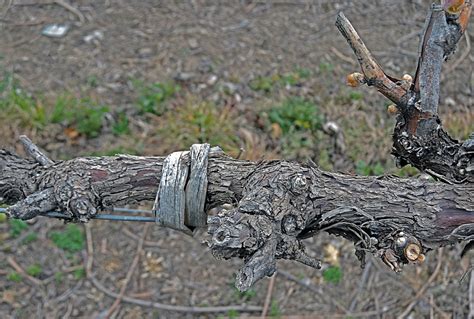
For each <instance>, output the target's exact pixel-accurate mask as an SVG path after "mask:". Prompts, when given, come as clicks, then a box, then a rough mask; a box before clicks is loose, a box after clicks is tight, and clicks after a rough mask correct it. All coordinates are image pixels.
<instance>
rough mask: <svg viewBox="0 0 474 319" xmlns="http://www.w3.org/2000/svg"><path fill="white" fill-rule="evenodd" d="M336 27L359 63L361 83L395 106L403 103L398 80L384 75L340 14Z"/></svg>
mask: <svg viewBox="0 0 474 319" xmlns="http://www.w3.org/2000/svg"><path fill="white" fill-rule="evenodd" d="M336 26H337V28H338V29H339V31H340V32H341V34H342V35H343V36H344V38H345V39H346V40H347V42H348V43H349V45H350V46H351V48H352V50H353V51H354V53H355V55H356V57H357V60H358V61H359V64H360V67H361V69H362V73H363V74H364V79H363V80H362V81H363V82H364V83H366V84H367V85H373V86H375V87H376V88H377V90H378V91H379V92H380V93H382V94H383V95H384V96H385V97H387V98H388V99H390V100H391V101H392V102H394V103H395V104H400V103H403V101H404V100H405V99H404V97H405V95H406V93H407V92H406V90H405V89H404V88H403V87H401V86H400V85H398V84H397V82H400V80H397V79H395V78H392V77H389V76H388V75H386V74H385V72H384V71H383V70H382V68H381V67H380V65H379V64H378V63H377V61H376V60H375V59H374V57H373V56H372V54H371V53H370V51H369V49H367V47H366V46H365V44H364V42H363V41H362V39H361V38H360V36H359V34H357V31H356V30H355V29H354V27H353V26H352V24H351V23H350V22H349V20H348V19H347V18H346V16H345V15H344V14H343V13H342V12H340V13H339V14H338V15H337V18H336Z"/></svg>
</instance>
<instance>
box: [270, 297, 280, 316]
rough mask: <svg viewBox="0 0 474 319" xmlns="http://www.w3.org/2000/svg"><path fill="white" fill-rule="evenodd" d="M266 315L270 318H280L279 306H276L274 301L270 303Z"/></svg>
mask: <svg viewBox="0 0 474 319" xmlns="http://www.w3.org/2000/svg"><path fill="white" fill-rule="evenodd" d="M268 315H269V316H270V317H272V318H279V317H281V311H280V306H278V302H277V301H276V300H272V303H271V304H270V311H269V312H268Z"/></svg>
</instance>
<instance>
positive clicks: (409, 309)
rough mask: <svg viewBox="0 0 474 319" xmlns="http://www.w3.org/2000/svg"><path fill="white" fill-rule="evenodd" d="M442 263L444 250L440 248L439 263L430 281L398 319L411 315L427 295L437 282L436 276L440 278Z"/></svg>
mask: <svg viewBox="0 0 474 319" xmlns="http://www.w3.org/2000/svg"><path fill="white" fill-rule="evenodd" d="M442 261H443V248H440V249H439V250H438V263H437V264H436V268H435V270H434V271H433V273H432V274H431V276H430V278H428V281H426V283H425V284H424V285H423V287H421V289H420V290H418V292H417V293H416V295H415V297H414V298H413V301H412V302H410V304H409V305H408V306H407V307H406V308H405V310H404V311H403V312H402V313H401V314H400V315H399V316H398V317H397V318H398V319H403V318H405V317H406V316H408V315H409V314H410V312H411V311H412V309H413V307H415V306H416V304H417V303H418V301H419V299H420V298H421V296H422V295H423V294H424V293H425V291H426V289H428V287H429V286H430V285H431V283H432V282H433V281H434V280H435V278H436V276H438V273H439V270H440V269H441V264H442Z"/></svg>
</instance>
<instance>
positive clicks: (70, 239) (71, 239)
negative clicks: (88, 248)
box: [50, 224, 84, 253]
mask: <svg viewBox="0 0 474 319" xmlns="http://www.w3.org/2000/svg"><path fill="white" fill-rule="evenodd" d="M50 238H51V240H52V241H53V243H54V244H55V245H56V246H57V247H58V248H61V249H63V250H65V251H67V252H70V253H75V252H78V251H81V250H82V249H83V248H84V234H83V232H82V231H81V229H80V228H79V227H78V226H76V225H74V224H69V225H68V226H67V228H66V229H65V230H64V231H60V232H59V231H57V232H52V233H51V235H50Z"/></svg>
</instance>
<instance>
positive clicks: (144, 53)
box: [138, 48, 153, 58]
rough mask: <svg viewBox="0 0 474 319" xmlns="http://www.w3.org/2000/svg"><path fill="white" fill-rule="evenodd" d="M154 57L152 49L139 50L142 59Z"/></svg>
mask: <svg viewBox="0 0 474 319" xmlns="http://www.w3.org/2000/svg"><path fill="white" fill-rule="evenodd" d="M152 55H153V50H152V49H151V48H140V49H139V50H138V56H139V57H140V58H148V57H150V56H152Z"/></svg>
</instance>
